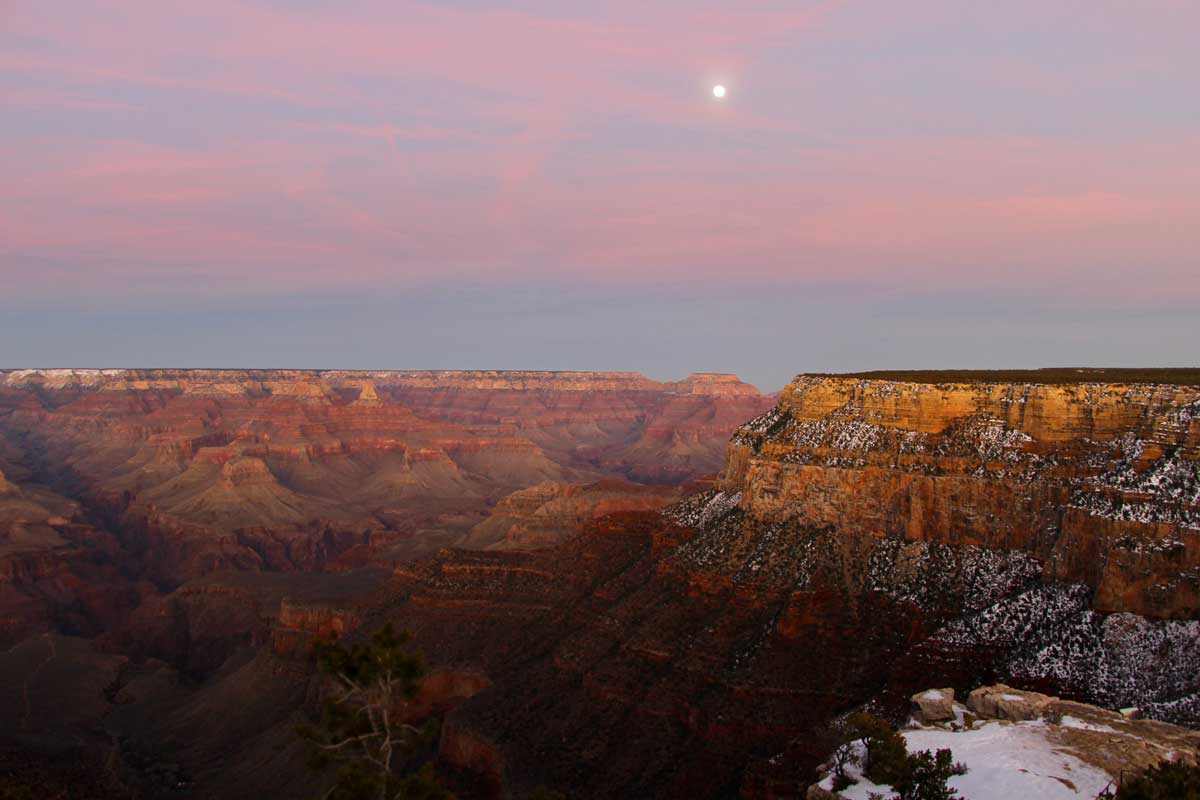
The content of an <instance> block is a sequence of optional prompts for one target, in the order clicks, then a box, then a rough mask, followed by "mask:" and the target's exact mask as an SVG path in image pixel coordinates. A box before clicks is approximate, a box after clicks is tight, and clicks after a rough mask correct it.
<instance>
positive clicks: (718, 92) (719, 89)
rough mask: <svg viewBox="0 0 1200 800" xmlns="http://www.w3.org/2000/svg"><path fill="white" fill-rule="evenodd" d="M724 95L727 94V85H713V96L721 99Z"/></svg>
mask: <svg viewBox="0 0 1200 800" xmlns="http://www.w3.org/2000/svg"><path fill="white" fill-rule="evenodd" d="M724 96H725V87H724V86H722V85H721V84H719V83H718V84H717V85H716V86H714V87H713V97H715V98H717V99H718V100H720V99H721V98H722V97H724Z"/></svg>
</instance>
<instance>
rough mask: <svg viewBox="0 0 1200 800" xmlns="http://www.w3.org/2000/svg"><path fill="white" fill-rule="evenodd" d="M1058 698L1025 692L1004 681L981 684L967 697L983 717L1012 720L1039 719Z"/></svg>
mask: <svg viewBox="0 0 1200 800" xmlns="http://www.w3.org/2000/svg"><path fill="white" fill-rule="evenodd" d="M1055 699H1056V698H1053V697H1049V696H1047V695H1044V694H1041V693H1039V692H1023V691H1021V690H1020V689H1014V688H1012V687H1011V686H1005V685H1004V684H1003V683H997V684H996V685H995V686H980V687H979V688H978V689H975V690H974V691H972V692H971V694H970V695H969V696H968V698H967V706H968V707H969V708H970V709H971V710H972V711H973V712H975V714H976V715H977V716H979V717H981V718H982V719H1006V720H1010V721H1012V722H1017V721H1020V720H1029V719H1039V718H1040V717H1041V716H1042V712H1043V711H1045V709H1046V706H1048V705H1049V704H1050V703H1052V702H1053V701H1054V700H1055Z"/></svg>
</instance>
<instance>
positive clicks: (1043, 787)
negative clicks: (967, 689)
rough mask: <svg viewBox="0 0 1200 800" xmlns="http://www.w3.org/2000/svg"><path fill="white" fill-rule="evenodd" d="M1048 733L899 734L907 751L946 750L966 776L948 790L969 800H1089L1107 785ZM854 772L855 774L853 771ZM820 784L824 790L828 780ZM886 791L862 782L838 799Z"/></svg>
mask: <svg viewBox="0 0 1200 800" xmlns="http://www.w3.org/2000/svg"><path fill="white" fill-rule="evenodd" d="M1048 731H1049V728H1048V727H1047V726H1046V724H1045V723H1044V722H1042V721H1041V720H1038V721H1035V722H1019V723H1003V722H988V723H984V724H982V725H979V726H978V727H976V728H974V729H973V730H969V731H959V732H953V731H947V730H943V729H940V728H919V729H917V730H908V731H901V734H902V735H903V736H904V739H905V742H906V743H907V745H908V750H909V752H918V751H921V750H932V751H934V752H936V751H938V750H943V749H949V750H950V751H951V752H952V753H953V754H954V760H955V761H956V762H958V763H961V764H964V765H966V767H967V774H965V775H956V776H955V777H953V778H951V779H950V782H949V784H950V786H951V787H953V788H954V789H956V790H957V791H958V793H959V794H960V795H961V796H962V797H964V798H968V799H969V800H1011V799H1012V798H1018V797H1019V798H1023V799H1024V800H1079V798H1087V800H1091V799H1092V798H1094V797H1095V796H1096V795H1097V794H1099V793H1100V792H1101V791H1103V789H1104V788H1105V787H1106V786H1108V785H1109V783H1110V782H1111V781H1112V776H1110V775H1109V774H1108V773H1106V772H1104V771H1103V770H1101V769H1098V768H1096V767H1093V766H1090V765H1088V764H1085V763H1084V762H1083V761H1081V760H1080V759H1078V758H1077V757H1075V756H1074V755H1072V754H1071V753H1069V752H1066V751H1064V750H1060V749H1058V748H1057V747H1056V746H1055V745H1054V744H1052V743H1051V742H1050V741H1049V740H1048V739H1047V738H1046V734H1047V732H1048ZM855 772H857V771H855ZM821 785H822V786H823V787H824V788H826V789H828V788H830V786H831V785H832V776H829V777H826V779H825V780H824V781H822V782H821ZM889 789H890V787H887V786H878V785H876V784H873V783H871V782H870V781H868V780H866V779H865V778H861V777H860V779H859V782H858V783H856V784H854V785H853V786H851V787H849V788H847V789H843V790H842V791H841V792H840V794H841V795H842V796H843V797H846V798H848V799H849V800H870V797H871V794H872V793H877V794H882V795H883V796H884V797H890V796H891V792H890V790H889Z"/></svg>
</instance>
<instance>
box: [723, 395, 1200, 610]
mask: <svg viewBox="0 0 1200 800" xmlns="http://www.w3.org/2000/svg"><path fill="white" fill-rule="evenodd" d="M720 488H721V491H722V492H723V493H724V496H725V497H734V496H736V497H737V498H738V501H737V505H738V508H739V509H740V510H741V511H742V512H743V513H744V514H745V515H746V517H747V518H748V519H750V520H754V521H755V522H757V523H762V524H769V523H771V522H782V521H785V520H786V521H787V522H788V524H792V525H799V526H811V527H815V528H820V527H832V528H834V529H837V530H840V531H846V532H852V533H856V534H858V533H864V534H870V535H872V536H875V537H880V538H887V537H893V538H900V539H903V540H905V541H912V542H924V543H930V544H940V545H951V546H977V547H982V548H988V549H1002V550H1009V551H1021V552H1024V553H1027V554H1029V555H1031V556H1032V557H1033V558H1035V559H1036V560H1037V562H1038V564H1039V565H1040V568H1041V570H1042V573H1043V577H1044V578H1045V579H1046V580H1056V579H1057V580H1064V581H1071V582H1076V583H1081V584H1084V585H1086V586H1088V587H1089V588H1090V589H1091V590H1093V592H1094V593H1095V599H1094V607H1095V608H1096V610H1098V611H1104V612H1113V611H1131V612H1135V613H1138V614H1142V615H1146V616H1153V617H1161V618H1180V619H1183V618H1191V617H1194V616H1196V615H1197V614H1198V613H1200V389H1198V388H1197V387H1189V386H1167V385H1114V384H1077V385H1046V384H1011V383H943V384H931V383H898V382H892V381H877V380H864V379H855V378H810V377H801V378H799V379H797V380H796V381H795V382H793V383H792V384H791V385H789V386H788V387H787V389H785V390H784V392H783V394H782V396H781V397H780V402H779V405H778V406H777V407H776V408H775V409H773V410H772V411H770V412H768V413H767V414H766V415H764V416H763V417H760V418H758V419H756V420H754V421H753V422H751V423H750V424H748V425H746V426H744V427H742V428H740V429H739V430H738V431H737V433H735V435H734V438H733V442H732V444H731V445H730V450H729V459H728V464H727V466H726V469H725V472H724V473H723V475H722V479H721V482H720Z"/></svg>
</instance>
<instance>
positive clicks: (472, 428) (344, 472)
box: [0, 370, 772, 587]
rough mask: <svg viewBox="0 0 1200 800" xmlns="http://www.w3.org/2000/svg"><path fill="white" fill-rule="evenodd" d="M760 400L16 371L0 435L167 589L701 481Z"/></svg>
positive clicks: (391, 381)
mask: <svg viewBox="0 0 1200 800" xmlns="http://www.w3.org/2000/svg"><path fill="white" fill-rule="evenodd" d="M771 402H772V400H771V399H770V398H766V397H764V396H762V395H760V394H759V393H758V391H757V390H756V389H754V387H752V386H749V385H748V384H745V383H742V382H741V381H739V380H738V379H737V378H736V377H735V376H732V375H693V376H690V377H689V378H687V379H685V380H683V381H678V382H668V383H661V382H656V381H652V380H649V379H647V378H645V377H642V376H641V375H637V374H636V373H592V372H562V373H558V372H554V373H551V372H387V371H382V372H378V371H377V372H347V371H326V372H316V371H303V370H16V371H11V372H7V373H0V440H2V441H3V442H4V443H5V447H6V448H8V451H9V454H10V456H11V459H12V461H13V463H14V464H15V465H17V468H18V469H25V470H28V471H32V472H36V473H37V475H38V479H39V480H40V481H41V482H43V483H48V484H51V485H52V486H53V488H54V490H55V491H57V492H61V493H65V494H66V495H68V496H70V497H71V498H73V499H74V500H77V501H79V502H80V503H82V504H83V507H84V510H85V512H86V513H85V515H86V516H89V518H90V519H92V520H96V519H99V518H103V519H104V520H105V521H106V522H107V523H108V525H109V527H110V528H112V529H113V530H114V531H116V530H119V531H120V533H121V536H122V538H123V541H124V544H125V549H126V550H127V551H132V552H135V553H136V554H137V555H138V558H140V559H142V560H143V561H144V562H145V563H144V564H139V565H138V567H137V572H138V573H139V574H141V575H144V576H145V577H146V578H148V579H150V580H151V581H153V582H154V583H156V584H158V585H160V586H164V587H168V586H171V585H174V584H176V583H178V582H179V581H182V580H186V579H188V578H192V577H196V576H198V575H203V574H207V573H209V572H213V571H216V570H222V569H241V570H305V571H313V570H331V569H333V570H336V569H342V568H348V567H353V566H363V565H365V564H368V563H372V560H373V559H382V560H384V561H389V560H391V561H394V560H395V559H405V558H411V557H415V556H420V555H422V554H428V553H432V552H435V551H436V550H437V549H438V548H440V547H442V546H445V545H446V544H452V543H456V542H461V541H463V540H464V539H465V538H466V537H467V536H468V534H469V532H470V531H471V529H472V528H474V527H475V526H476V525H477V524H478V523H480V522H481V521H482V520H483V519H485V518H486V517H487V516H488V514H489V510H490V508H491V507H492V506H493V505H494V504H495V502H496V501H497V500H498V499H499V498H501V497H503V496H505V495H508V494H510V493H512V492H514V491H519V490H522V489H525V488H527V487H530V486H535V485H537V484H541V483H545V482H547V481H550V482H555V481H557V482H566V483H580V484H589V483H594V482H595V481H598V480H602V479H610V480H611V479H616V478H620V479H627V478H633V479H635V480H640V481H643V482H645V481H650V482H654V483H665V484H672V483H682V482H685V481H688V480H691V479H693V478H695V477H697V476H700V475H704V474H710V475H711V474H713V473H715V472H716V471H717V470H718V469H719V468H720V465H721V462H722V460H723V451H724V447H725V442H726V441H727V439H728V436H729V434H730V432H732V430H733V429H734V428H735V427H736V426H737V425H738V424H740V423H741V422H743V421H744V420H745V419H746V418H748V417H750V416H753V415H755V414H758V413H761V411H763V410H764V409H766V408H767V407H768V406H769V405H770V404H771ZM16 491H17V488H16V487H15V485H14V484H12V482H11V481H8V480H7V479H2V482H0V498H9V499H8V500H6V501H5V502H6V504H7V505H8V506H10V507H14V506H15V503H16V500H14V499H12V498H13V497H15V492H16ZM633 502H634V506H630V507H637V502H638V501H633ZM663 502H665V501H663ZM647 503H651V504H653V503H652V501H648V500H647V501H642V506H641V507H649V506H648V505H646V504H647ZM626 505H627V506H628V503H626ZM658 505H662V502H658ZM655 507H657V506H655ZM614 508H615V507H614ZM14 513H15V512H14ZM35 522H36V521H35ZM37 524H41V522H37ZM44 527H45V526H43V528H44ZM23 535H25V536H26V539H28V538H29V536H32V535H33V534H23ZM46 535H47V536H49V535H51V533H47V534H46ZM10 538H11V537H10Z"/></svg>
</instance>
